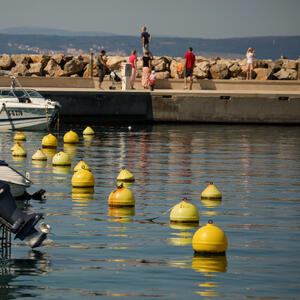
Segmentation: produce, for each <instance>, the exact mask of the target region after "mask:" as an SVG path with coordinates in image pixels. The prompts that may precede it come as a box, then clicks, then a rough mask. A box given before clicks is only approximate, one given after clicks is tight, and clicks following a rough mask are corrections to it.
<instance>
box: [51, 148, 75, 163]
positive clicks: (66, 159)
mask: <svg viewBox="0 0 300 300" xmlns="http://www.w3.org/2000/svg"><path fill="white" fill-rule="evenodd" d="M71 163H72V162H71V158H70V156H69V155H68V154H67V153H65V152H63V151H60V152H58V153H56V154H55V155H54V156H53V158H52V165H53V166H71Z"/></svg>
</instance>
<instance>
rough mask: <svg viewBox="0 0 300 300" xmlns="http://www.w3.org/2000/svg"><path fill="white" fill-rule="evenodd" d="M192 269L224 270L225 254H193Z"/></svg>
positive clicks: (207, 271)
mask: <svg viewBox="0 0 300 300" xmlns="http://www.w3.org/2000/svg"><path fill="white" fill-rule="evenodd" d="M192 269H194V270H196V271H198V272H203V273H209V272H223V273H224V272H226V270H227V258H226V255H202V256H200V255H197V254H196V255H194V257H193V262H192Z"/></svg>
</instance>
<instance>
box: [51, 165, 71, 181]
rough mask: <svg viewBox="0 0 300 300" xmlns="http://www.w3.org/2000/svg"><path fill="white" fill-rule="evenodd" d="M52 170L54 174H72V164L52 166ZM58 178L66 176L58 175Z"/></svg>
mask: <svg viewBox="0 0 300 300" xmlns="http://www.w3.org/2000/svg"><path fill="white" fill-rule="evenodd" d="M52 172H53V173H54V174H61V175H63V174H71V173H72V172H71V166H52ZM56 178H64V177H56Z"/></svg>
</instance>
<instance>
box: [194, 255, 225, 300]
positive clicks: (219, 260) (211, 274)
mask: <svg viewBox="0 0 300 300" xmlns="http://www.w3.org/2000/svg"><path fill="white" fill-rule="evenodd" d="M192 269H194V270H195V271H197V272H201V273H204V275H205V282H203V283H200V284H199V285H198V286H199V287H200V291H198V290H197V291H195V293H196V294H199V295H201V296H203V297H215V296H221V295H222V294H223V291H222V292H221V288H222V284H220V283H219V282H218V281H219V279H218V275H217V274H218V273H225V272H226V271H227V258H226V256H225V255H217V256H215V255H206V256H203V255H202V256H201V255H198V254H197V255H194V257H193V262H192Z"/></svg>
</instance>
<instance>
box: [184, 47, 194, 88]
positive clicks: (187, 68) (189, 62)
mask: <svg viewBox="0 0 300 300" xmlns="http://www.w3.org/2000/svg"><path fill="white" fill-rule="evenodd" d="M184 60H185V63H184V89H185V90H186V89H187V88H188V86H187V78H188V77H190V90H191V89H192V86H193V70H194V67H195V61H196V57H195V55H194V53H193V48H192V47H189V49H188V52H187V53H186V54H185V56H184Z"/></svg>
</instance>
